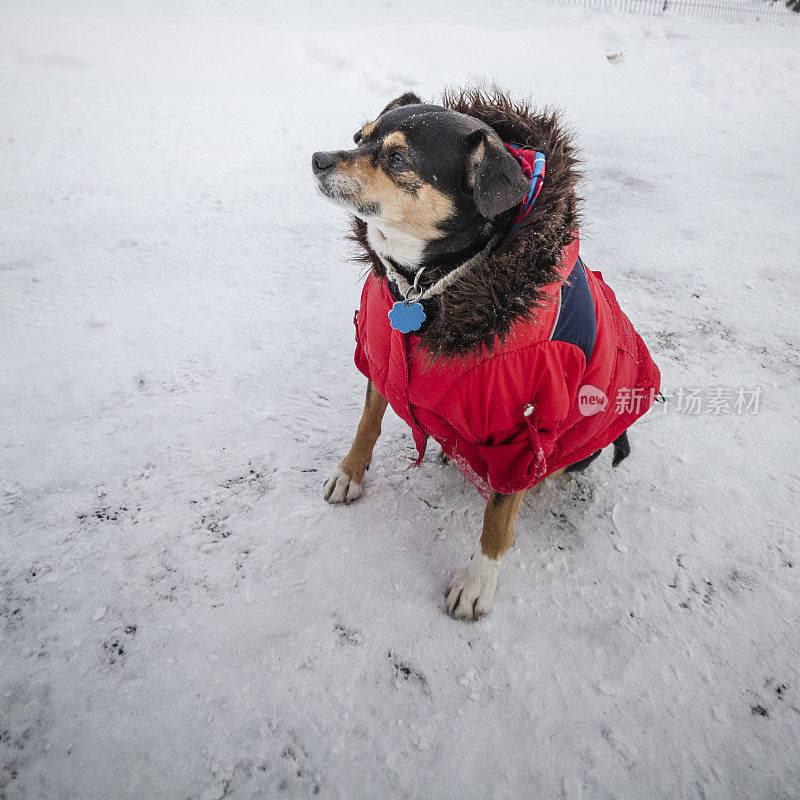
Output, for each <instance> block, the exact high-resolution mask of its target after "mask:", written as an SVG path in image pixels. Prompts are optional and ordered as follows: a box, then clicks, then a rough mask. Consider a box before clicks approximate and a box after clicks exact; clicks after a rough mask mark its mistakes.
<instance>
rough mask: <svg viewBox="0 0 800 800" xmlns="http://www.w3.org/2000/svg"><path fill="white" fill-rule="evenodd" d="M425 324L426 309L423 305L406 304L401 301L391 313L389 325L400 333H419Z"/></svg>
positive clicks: (394, 306)
mask: <svg viewBox="0 0 800 800" xmlns="http://www.w3.org/2000/svg"><path fill="white" fill-rule="evenodd" d="M423 322H425V309H424V308H423V307H422V304H421V303H408V304H407V303H406V301H405V300H399V301H398V302H396V303H395V304H394V305H393V306H392V310H391V311H390V312H389V324H390V325H391V326H392V327H393V328H394V329H395V330H396V331H400V333H411V331H418V330H419V329H420V328H421V327H422V323H423Z"/></svg>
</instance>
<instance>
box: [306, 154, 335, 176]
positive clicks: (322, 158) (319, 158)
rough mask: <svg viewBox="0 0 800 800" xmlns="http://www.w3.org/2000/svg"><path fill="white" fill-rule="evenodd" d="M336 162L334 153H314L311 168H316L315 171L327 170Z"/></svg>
mask: <svg viewBox="0 0 800 800" xmlns="http://www.w3.org/2000/svg"><path fill="white" fill-rule="evenodd" d="M335 163H336V159H335V158H334V157H333V153H314V155H313V156H311V169H312V170H314V173H315V174H316V173H318V172H325V170H326V169H330V168H331V167H332V166H333V165H334V164H335Z"/></svg>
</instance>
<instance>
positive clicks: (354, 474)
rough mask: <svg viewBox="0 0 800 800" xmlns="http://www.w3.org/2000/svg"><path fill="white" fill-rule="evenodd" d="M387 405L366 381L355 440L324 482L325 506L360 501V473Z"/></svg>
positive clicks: (362, 480) (362, 471)
mask: <svg viewBox="0 0 800 800" xmlns="http://www.w3.org/2000/svg"><path fill="white" fill-rule="evenodd" d="M387 405H388V403H387V401H386V400H384V398H383V397H382V396H381V394H380V392H378V390H377V389H376V388H375V386H374V385H373V383H372V381H367V397H366V400H365V401H364V412H363V413H362V415H361V421H360V422H359V423H358V430H357V431H356V438H355V439H354V440H353V444H352V446H351V447H350V452H349V453H348V454H347V455H346V456H345V457H344V458H343V459H342V460H341V461H340V462H339V466H338V467H336V469H334V471H333V472H332V473H331V475H330V477H329V478H328V480H326V481H325V487H324V489H325V500H326V501H327V502H329V503H348V504H349V503H350V502H352V501H353V500H355V499H357V498H358V497H361V492H362V491H363V487H362V485H363V483H364V472H365V470H367V469H369V464H370V461H372V451H373V449H374V447H375V442H377V441H378V437H379V436H380V435H381V421H382V420H383V415H384V414H385V413H386V406H387Z"/></svg>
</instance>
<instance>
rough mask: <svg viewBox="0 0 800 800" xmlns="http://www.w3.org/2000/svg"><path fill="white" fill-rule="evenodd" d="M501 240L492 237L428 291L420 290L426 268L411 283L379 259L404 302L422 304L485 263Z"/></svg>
mask: <svg viewBox="0 0 800 800" xmlns="http://www.w3.org/2000/svg"><path fill="white" fill-rule="evenodd" d="M499 238H500V237H499V236H497V235H495V236H492V238H491V239H489V241H488V242H487V243H486V244H485V245H484V246H483V248H482V249H481V250H479V251H478V252H477V253H476V254H475V255H474V256H472V257H471V258H468V259H467V260H466V261H465V262H464V263H463V264H460V265H459V266H457V267H456V268H455V269H451V270H450V272H448V273H447V274H446V275H443V276H442V277H441V278H439V280H438V281H436V282H435V283H432V284H431V285H430V286H429V287H428V288H427V289H420V287H419V279H420V278H421V277H422V273H423V272H424V271H425V269H426V268H425V267H420V269H418V270H417V272H416V274H415V275H414V282H413V283H409V282H408V281H407V280H406V278H405V277H404V276H403V275H401V274H400V273H399V272H398V271H397V270H396V269H395V268H394V266H393V265H392V263H391V261H389V260H388V259H386V258H384V257H383V256H382V255H380V254H378V258H380V260H381V263H382V264H383V266H384V269H385V270H386V277H387V278H388V279H389V280H390V281H393V282H394V284H395V285H396V286H397V290H398V291H399V292H400V294H401V296H402V298H403V300H404V301H406V302H407V303H408V304H411V303H421V302H423V301H424V300H431V299H433V298H434V297H436V296H437V295H440V294H441V293H442V292H443V291H444V290H445V289H447V287H448V286H451V285H452V284H454V283H455V282H456V281H457V280H458V279H459V278H460V277H461V276H462V275H464V274H465V273H466V272H468V271H469V270H470V269H472V267H474V266H475V265H476V264H479V263H480V262H481V261H483V260H484V259H485V258H486V256H487V255H489V252H490V251H491V249H492V248H493V247H494V246H495V244H497V241H498V239H499ZM409 294H413V295H415V296H413V297H409Z"/></svg>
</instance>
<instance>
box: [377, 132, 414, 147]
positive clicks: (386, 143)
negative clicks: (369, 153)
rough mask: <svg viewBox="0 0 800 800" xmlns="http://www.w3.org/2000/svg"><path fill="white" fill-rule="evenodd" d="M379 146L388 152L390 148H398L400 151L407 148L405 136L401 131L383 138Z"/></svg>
mask: <svg viewBox="0 0 800 800" xmlns="http://www.w3.org/2000/svg"><path fill="white" fill-rule="evenodd" d="M381 144H382V147H383V149H384V150H389V149H390V148H399V149H400V150H402V149H404V148H406V147H408V139H406V135H405V134H404V133H403V132H402V131H394V132H392V133H390V134H389V135H388V136H386V137H384V139H383V142H382V143H381Z"/></svg>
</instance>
